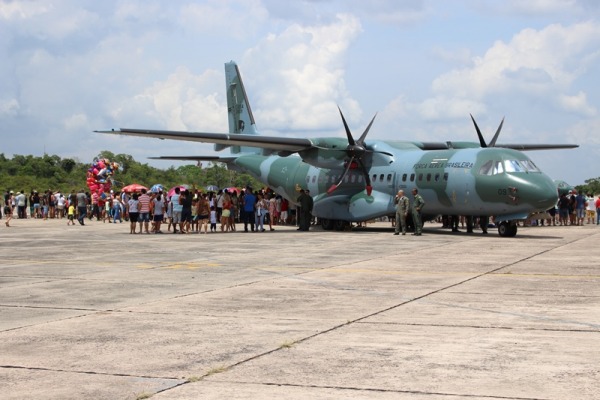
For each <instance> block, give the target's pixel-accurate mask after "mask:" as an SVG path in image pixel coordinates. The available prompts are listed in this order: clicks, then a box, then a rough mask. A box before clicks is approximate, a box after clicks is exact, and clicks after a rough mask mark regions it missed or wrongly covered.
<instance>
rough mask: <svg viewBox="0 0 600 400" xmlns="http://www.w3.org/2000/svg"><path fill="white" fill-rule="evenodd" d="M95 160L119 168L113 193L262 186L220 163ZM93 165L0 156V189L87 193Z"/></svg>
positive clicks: (102, 155)
mask: <svg viewBox="0 0 600 400" xmlns="http://www.w3.org/2000/svg"><path fill="white" fill-rule="evenodd" d="M98 158H107V159H109V160H110V161H111V162H116V163H118V164H119V170H118V171H116V173H115V174H114V175H113V177H112V178H113V179H114V181H115V183H114V184H113V189H114V190H119V188H120V187H122V186H125V185H129V184H132V183H139V184H141V185H144V186H146V187H148V188H149V187H151V186H152V185H154V184H157V183H160V184H162V185H163V186H164V187H165V188H170V187H173V186H176V185H181V184H187V185H190V186H192V187H195V188H198V189H203V188H205V187H206V186H208V185H215V186H217V187H219V188H226V187H232V186H234V187H245V186H247V185H250V186H252V187H254V188H259V187H261V186H262V184H261V183H260V182H259V181H257V180H256V179H254V178H253V177H252V176H250V175H249V174H242V173H239V172H236V171H230V170H228V169H227V168H226V166H225V165H224V164H222V163H210V164H209V165H208V166H205V167H202V168H199V167H198V166H196V165H183V166H180V167H177V168H175V167H174V166H171V167H169V168H167V169H159V168H155V167H152V166H150V165H148V164H143V163H140V162H138V161H136V160H134V158H133V157H132V156H131V155H129V154H113V153H112V152H110V151H107V150H105V151H102V152H100V154H98ZM91 165H92V160H90V161H89V162H81V161H79V160H77V159H73V158H61V157H59V156H57V155H48V154H44V155H43V156H41V157H37V156H33V155H17V154H15V155H13V157H12V158H7V157H6V156H5V155H4V153H0V189H2V191H5V190H13V191H15V193H16V192H17V191H25V192H26V193H29V192H31V191H32V190H38V191H45V190H48V189H51V190H52V191H54V192H56V191H60V192H62V193H67V192H70V191H72V190H76V191H77V190H80V189H82V188H84V189H86V190H87V186H86V176H87V172H88V169H89V168H90V167H91Z"/></svg>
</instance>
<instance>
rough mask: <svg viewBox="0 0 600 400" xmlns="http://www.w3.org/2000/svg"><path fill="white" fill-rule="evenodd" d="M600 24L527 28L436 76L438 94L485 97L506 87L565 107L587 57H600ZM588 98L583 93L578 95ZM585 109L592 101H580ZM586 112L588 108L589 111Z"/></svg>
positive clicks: (589, 59) (506, 89)
mask: <svg viewBox="0 0 600 400" xmlns="http://www.w3.org/2000/svg"><path fill="white" fill-rule="evenodd" d="M599 45H600V25H599V24H596V23H593V22H585V23H580V24H575V25H572V26H568V27H564V26H562V25H559V24H554V25H550V26H548V27H546V28H544V29H542V30H539V31H538V30H534V29H524V30H522V31H521V32H519V33H518V34H516V35H515V36H514V37H513V38H512V40H511V41H510V42H508V43H505V42H502V41H497V42H496V43H494V45H493V46H492V47H491V48H490V49H489V50H488V51H487V52H486V53H485V54H484V55H483V56H482V57H476V58H474V59H473V63H472V66H471V67H470V68H463V69H459V70H453V71H450V72H448V73H445V74H443V75H441V76H439V77H438V78H436V79H435V80H434V81H433V84H432V87H433V90H434V92H435V93H437V94H448V95H450V94H451V95H453V96H458V97H464V98H474V99H484V98H486V97H488V96H497V95H499V94H506V93H508V92H513V95H514V93H515V92H517V93H520V94H521V95H523V96H527V97H538V98H540V99H542V100H549V99H552V98H554V99H560V100H559V101H557V102H556V104H560V105H563V106H565V108H564V109H565V110H566V111H572V108H571V107H570V106H569V104H572V102H565V101H564V98H565V97H566V92H568V91H569V88H570V87H571V85H572V84H573V82H574V81H575V80H576V79H577V78H578V77H579V76H581V74H582V73H584V72H585V70H586V68H585V65H582V64H581V63H580V60H581V59H582V58H583V59H586V60H588V62H591V61H592V60H593V61H596V60H597V59H598V52H597V48H598V46H599ZM578 97H579V99H583V100H585V95H583V96H581V95H579V96H578ZM579 105H580V106H581V107H583V108H584V109H586V110H588V111H589V110H590V109H591V108H590V106H589V105H587V104H585V103H580V104H579ZM588 111H586V112H588Z"/></svg>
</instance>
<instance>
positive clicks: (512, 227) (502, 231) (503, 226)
mask: <svg viewBox="0 0 600 400" xmlns="http://www.w3.org/2000/svg"><path fill="white" fill-rule="evenodd" d="M498 234H499V235H500V236H502V237H515V236H516V235H517V224H515V223H514V222H512V221H502V222H500V225H498Z"/></svg>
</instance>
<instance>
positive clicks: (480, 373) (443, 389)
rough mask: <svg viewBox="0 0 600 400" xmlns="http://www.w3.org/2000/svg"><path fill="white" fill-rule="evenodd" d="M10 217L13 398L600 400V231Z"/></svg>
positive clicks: (3, 383) (1, 339) (6, 309)
mask: <svg viewBox="0 0 600 400" xmlns="http://www.w3.org/2000/svg"><path fill="white" fill-rule="evenodd" d="M2 222H4V221H2ZM12 225H13V226H12V227H10V228H6V227H4V223H2V224H1V226H0V398H2V399H3V400H8V399H31V398H35V399H84V398H85V399H144V398H150V397H151V398H152V399H156V400H159V399H160V400H166V399H269V398H282V399H342V398H343V399H375V400H379V399H381V400H383V399H424V400H451V399H452V400H455V399H519V400H523V399H544V400H550V399H554V400H563V399H600V383H599V382H600V246H599V245H598V244H599V243H600V227H598V226H596V225H585V226H582V227H578V226H573V227H527V228H523V227H521V228H519V233H518V235H517V237H515V238H500V237H499V236H498V235H497V233H496V232H495V230H490V234H488V235H482V234H481V232H480V231H475V233H474V234H467V233H464V232H463V233H457V234H452V233H451V232H449V231H448V230H442V229H441V228H440V226H439V224H426V226H425V229H424V234H423V236H420V237H417V236H411V235H410V234H408V235H407V236H394V235H392V231H391V230H389V229H387V228H389V224H388V223H376V224H371V225H369V227H370V228H369V229H366V230H360V231H353V232H325V231H322V230H320V229H319V228H316V229H314V231H311V232H308V233H307V232H298V231H296V229H295V227H281V226H277V227H275V231H273V232H270V231H267V232H260V233H244V232H236V233H214V234H208V235H205V234H193V235H180V234H177V235H175V234H171V233H165V234H162V235H148V234H140V235H131V234H129V227H128V223H123V224H118V223H117V224H109V223H102V222H97V221H87V222H86V225H85V226H79V225H76V226H67V225H66V220H48V221H42V220H31V219H28V220H13V221H12ZM240 228H242V227H241V225H238V229H240ZM384 228H386V229H384ZM163 231H165V232H166V229H165V227H163Z"/></svg>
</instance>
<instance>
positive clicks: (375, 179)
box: [373, 174, 377, 182]
mask: <svg viewBox="0 0 600 400" xmlns="http://www.w3.org/2000/svg"><path fill="white" fill-rule="evenodd" d="M373 182H377V174H373Z"/></svg>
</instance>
